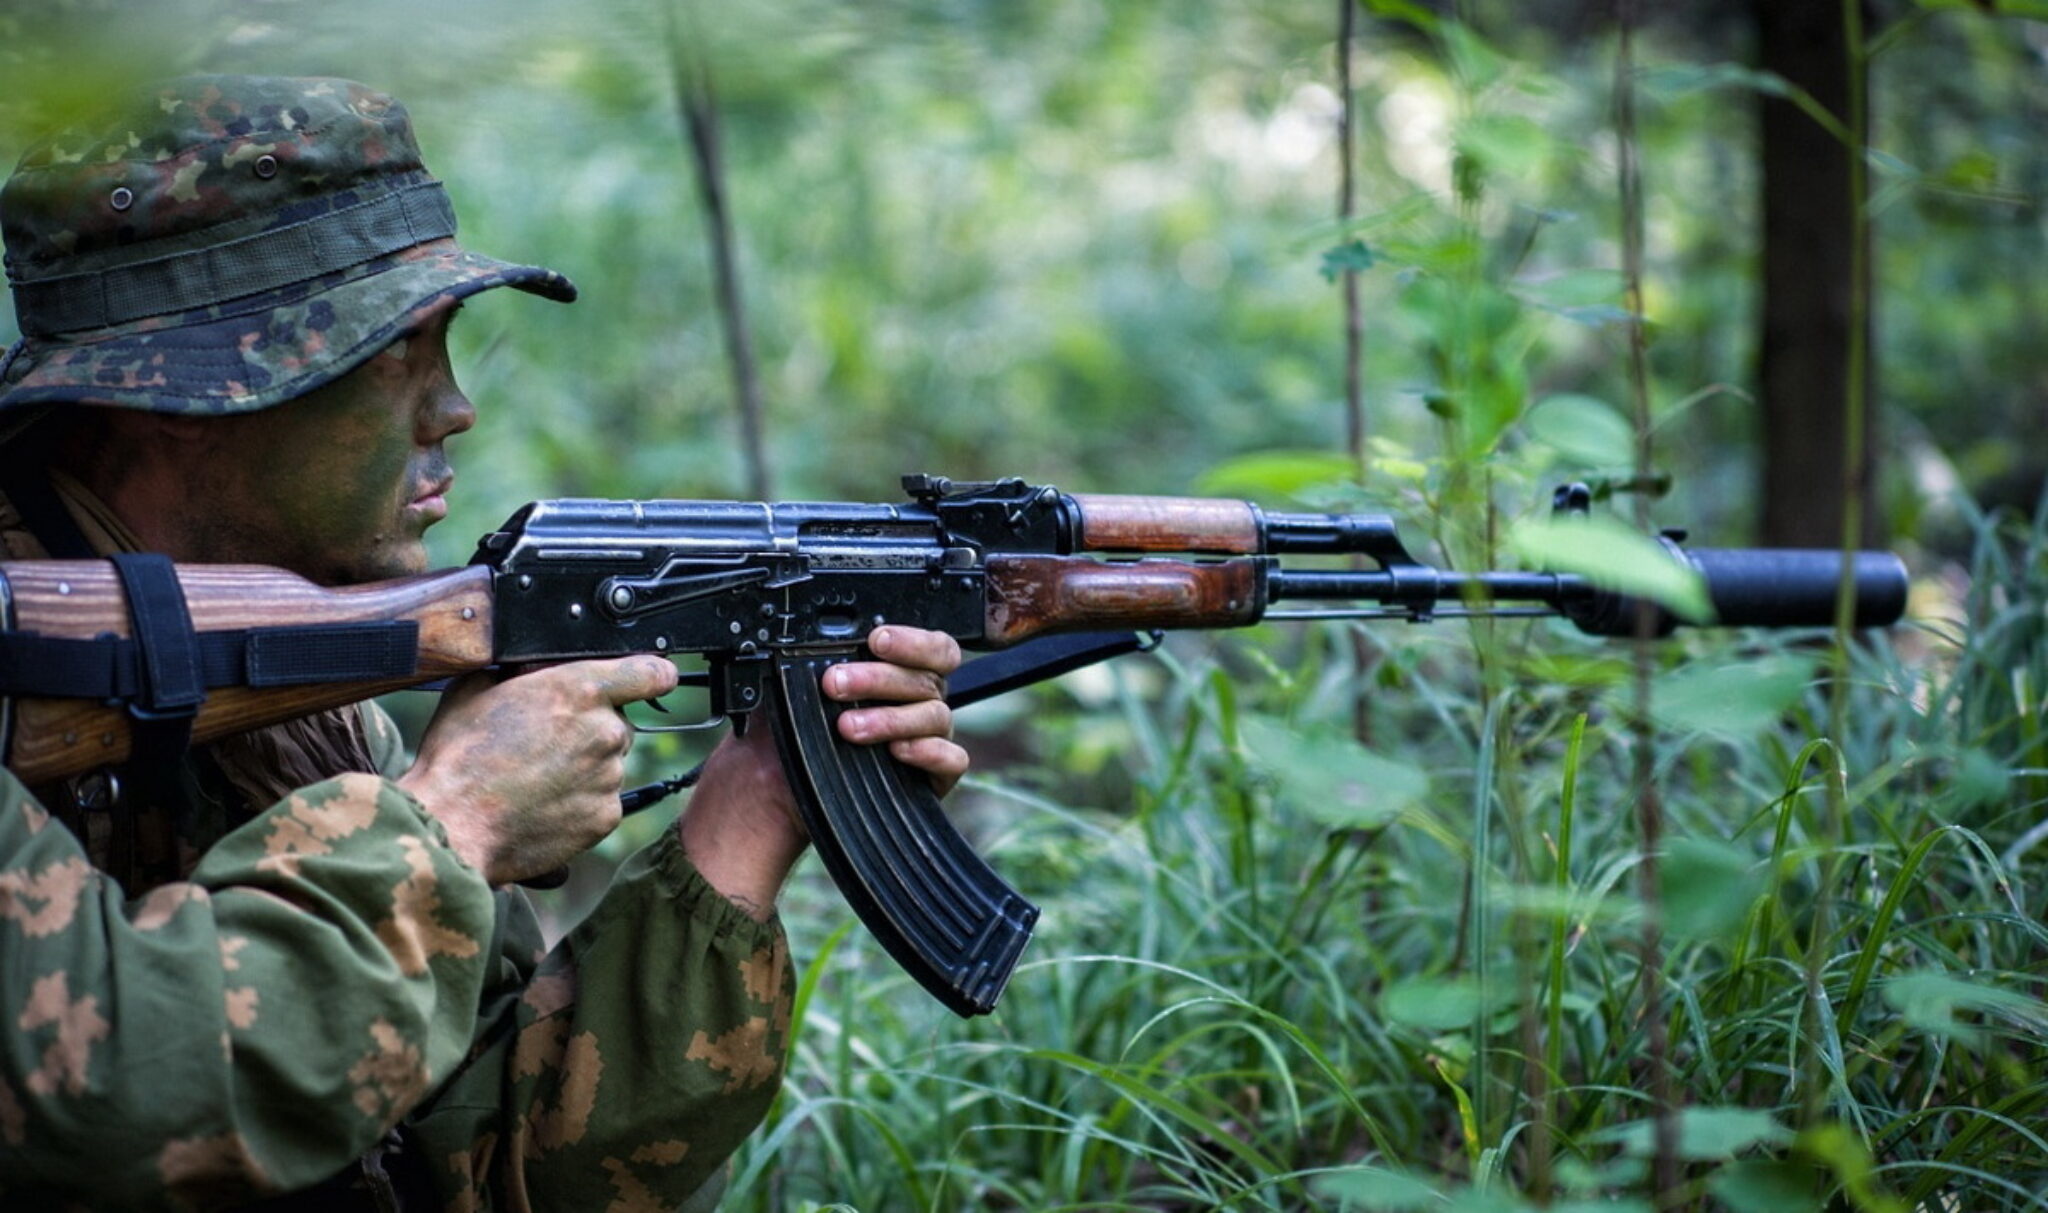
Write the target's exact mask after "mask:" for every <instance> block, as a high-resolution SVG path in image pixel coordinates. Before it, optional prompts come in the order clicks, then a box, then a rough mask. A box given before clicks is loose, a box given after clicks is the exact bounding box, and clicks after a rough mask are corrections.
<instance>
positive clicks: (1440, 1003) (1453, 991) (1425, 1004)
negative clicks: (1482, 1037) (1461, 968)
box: [1380, 977, 1502, 1032]
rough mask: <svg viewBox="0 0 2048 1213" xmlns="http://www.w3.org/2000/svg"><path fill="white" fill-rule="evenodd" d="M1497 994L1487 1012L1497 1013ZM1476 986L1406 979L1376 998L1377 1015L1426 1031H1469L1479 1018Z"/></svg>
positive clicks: (1464, 980) (1459, 980) (1464, 981)
mask: <svg viewBox="0 0 2048 1213" xmlns="http://www.w3.org/2000/svg"><path fill="white" fill-rule="evenodd" d="M1501 1002H1502V999H1501V998H1500V997H1499V994H1498V992H1496V996H1495V997H1494V999H1493V1005H1491V1006H1488V1007H1486V1008H1485V1010H1486V1011H1487V1012H1488V1013H1492V1012H1494V1011H1498V1010H1500V1004H1501ZM1480 1010H1481V1007H1480V1005H1479V983H1478V982H1476V981H1474V980H1472V979H1471V978H1469V977H1407V978H1403V979H1401V980H1400V981H1396V982H1394V983H1393V984H1392V985H1389V986H1388V987H1387V989H1386V992H1385V993H1384V994H1382V995H1380V1014H1382V1015H1385V1016H1386V1017H1387V1018H1388V1019H1391V1020H1393V1021H1394V1022H1395V1023H1400V1024H1406V1025H1408V1026H1409V1027H1411V1028H1422V1029H1424V1030H1425V1031H1430V1032H1451V1031H1456V1030H1458V1029H1460V1028H1469V1027H1471V1026H1472V1021H1473V1020H1474V1019H1477V1018H1478V1017H1479V1013H1480Z"/></svg>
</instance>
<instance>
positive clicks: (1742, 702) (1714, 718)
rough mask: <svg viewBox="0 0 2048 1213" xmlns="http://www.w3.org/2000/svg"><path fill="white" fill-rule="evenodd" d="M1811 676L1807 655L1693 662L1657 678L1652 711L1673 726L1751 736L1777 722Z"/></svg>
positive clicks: (1811, 666) (1663, 721)
mask: <svg viewBox="0 0 2048 1213" xmlns="http://www.w3.org/2000/svg"><path fill="white" fill-rule="evenodd" d="M1812 680H1813V662H1812V660H1811V659H1809V658H1802V657H1793V656H1789V655H1779V656H1772V657H1763V658H1759V659H1757V660H1755V661H1742V662H1734V663H1731V664H1728V665H1714V664H1711V663H1708V662H1693V663H1691V664H1689V665H1685V666H1681V667H1679V668H1678V669H1676V670H1672V671H1671V672H1669V673H1666V674H1663V675H1660V676H1659V677H1658V678H1657V681H1656V685H1655V687H1654V688H1653V690H1652V693H1651V697H1650V714H1651V715H1652V716H1654V717H1656V719H1657V720H1658V721H1659V722H1661V723H1662V724H1663V725H1664V726H1665V727H1667V728H1671V729H1677V730H1681V731H1684V730H1696V731H1698V732H1702V733H1719V734H1721V735H1723V736H1728V737H1751V736H1754V735H1756V734H1757V733H1761V732H1762V731H1764V730H1765V729H1768V728H1770V727H1771V726H1772V725H1773V724H1776V723H1777V721H1778V720H1779V719H1780V718H1781V717H1783V716H1784V714H1785V713H1786V712H1787V711H1788V710H1790V708H1791V707H1792V705H1793V704H1794V703H1797V702H1798V701H1799V697H1800V695H1801V694H1803V693H1804V692H1805V690H1806V687H1807V684H1808V683H1810V682H1811V681H1812Z"/></svg>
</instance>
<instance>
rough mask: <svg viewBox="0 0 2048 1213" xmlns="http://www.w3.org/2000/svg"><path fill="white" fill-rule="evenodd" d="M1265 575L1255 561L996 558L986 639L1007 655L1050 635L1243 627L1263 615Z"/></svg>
mask: <svg viewBox="0 0 2048 1213" xmlns="http://www.w3.org/2000/svg"><path fill="white" fill-rule="evenodd" d="M1264 573H1265V570H1264V567H1263V565H1261V564H1260V563H1259V562H1257V561H1252V560H1224V561H1217V562H1214V563H1206V564H1203V563H1194V562H1190V561H1183V560H1137V561H1128V562H1106V561H1100V560H1091V559H1089V558H1087V557H1085V556H1021V557H993V558H991V559H990V560H989V562H988V621H987V632H986V636H987V639H988V642H989V644H990V645H992V646H994V647H997V648H1001V647H1003V646H1006V645H1012V644H1016V643H1017V642H1018V641H1021V640H1027V639H1029V638H1031V637H1033V636H1037V635H1040V634H1043V633H1047V632H1086V631H1102V630H1107V629H1110V628H1148V629H1149V628H1230V627H1243V626H1245V625H1247V624H1251V623H1256V622H1258V619H1259V616H1260V615H1262V614H1264V613H1265V606H1266V603H1265V586H1264V584H1263V578H1264Z"/></svg>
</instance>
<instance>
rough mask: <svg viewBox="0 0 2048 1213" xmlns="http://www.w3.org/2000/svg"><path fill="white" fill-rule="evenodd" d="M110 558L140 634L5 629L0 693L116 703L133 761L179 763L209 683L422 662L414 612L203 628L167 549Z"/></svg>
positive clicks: (310, 678)
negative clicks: (402, 616) (79, 635)
mask: <svg viewBox="0 0 2048 1213" xmlns="http://www.w3.org/2000/svg"><path fill="white" fill-rule="evenodd" d="M107 559H108V560H109V561H110V562H111V563H112V564H113V566H114V568H115V571H116V573H117V575H118V576H119V578H120V581H121V584H122V588H123V590H124V591H125V593H126V595H127V600H128V618H129V624H130V632H131V635H129V636H115V635H112V634H111V633H109V634H102V635H100V636H96V637H93V638H92V639H89V640H80V639H73V638H68V637H58V636H47V635H42V634H39V633H36V632H24V631H5V632H0V696H8V697H17V696H19V697H27V698H39V697H48V698H64V699H90V700H97V701H99V702H101V703H107V704H115V705H119V706H120V707H122V708H123V709H124V710H125V711H126V713H127V715H128V717H129V720H130V723H131V725H132V726H133V729H134V741H133V747H132V750H131V759H130V765H131V767H132V768H135V769H149V768H167V767H169V766H171V765H173V764H175V763H176V762H177V761H178V759H179V758H180V757H181V756H182V755H183V754H184V752H185V749H186V746H187V744H188V742H189V741H190V738H191V733H192V721H193V718H194V717H195V716H196V715H197V714H198V711H199V706H200V705H201V704H202V703H204V702H205V701H206V693H207V692H208V691H209V690H213V689H215V688H219V687H239V686H248V687H284V686H302V685H306V684H310V683H322V682H359V681H360V682H366V681H372V680H376V679H387V678H405V677H410V676H411V675H412V674H413V673H415V672H416V671H417V669H418V668H419V624H418V623H416V622H414V621H412V620H392V621H382V622H366V623H326V624H303V625H288V626H280V627H262V628H238V629H232V630H224V631H214V632H200V631H197V630H195V629H194V627H193V624H192V617H191V613H190V612H189V611H188V610H187V609H186V605H185V593H184V589H183V587H182V586H181V585H180V584H179V582H178V575H177V570H176V567H175V566H174V565H173V564H172V563H171V561H170V559H169V558H168V557H165V556H162V555H159V554H156V553H120V554H116V555H114V556H110V557H108V558H107Z"/></svg>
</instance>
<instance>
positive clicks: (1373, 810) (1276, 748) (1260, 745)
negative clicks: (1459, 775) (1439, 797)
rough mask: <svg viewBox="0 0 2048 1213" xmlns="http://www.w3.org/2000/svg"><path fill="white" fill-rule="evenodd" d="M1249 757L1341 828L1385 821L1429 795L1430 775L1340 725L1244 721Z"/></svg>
mask: <svg viewBox="0 0 2048 1213" xmlns="http://www.w3.org/2000/svg"><path fill="white" fill-rule="evenodd" d="M1239 727H1240V735H1241V737H1242V739H1243V743H1244V747H1245V751H1246V754H1245V758H1246V760H1247V761H1248V762H1250V763H1251V764H1252V765H1253V766H1254V767H1255V768H1257V769H1259V770H1261V771H1263V772H1265V773H1266V774H1268V775H1270V776H1271V777H1272V778H1273V779H1274V780H1275V782H1277V783H1279V784H1280V785H1281V789H1282V794H1283V795H1284V796H1285V797H1286V798H1287V800H1288V802H1289V803H1290V804H1291V805H1292V806H1293V807H1295V808H1296V809H1298V810H1299V811H1301V812H1303V813H1305V814H1307V815H1308V816H1309V817H1311V818H1313V819H1314V820H1316V821H1318V822H1321V823H1322V824H1324V825H1326V826H1329V827H1331V828H1332V829H1339V830H1356V829H1368V828H1371V827H1373V826H1381V825H1385V824H1387V823H1388V822H1390V821H1393V820H1394V819H1395V818H1397V817H1399V816H1400V815H1401V814H1402V813H1403V812H1405V811H1407V810H1408V809H1410V808H1413V807H1414V806H1415V805H1417V804H1420V803H1422V802H1423V801H1424V800H1425V799H1427V797H1428V796H1429V776H1428V775H1427V774H1426V773H1425V772H1424V771H1423V770H1422V769H1421V768H1420V767H1415V766H1411V765H1409V764H1408V763H1405V762H1401V761H1398V760H1396V759H1393V758H1387V757H1384V756H1382V755H1379V754H1375V753H1373V752H1372V751H1370V750H1368V749H1366V748H1365V747H1363V746H1361V745H1359V744H1358V742H1357V741H1356V740H1355V739H1353V738H1352V737H1351V736H1349V735H1348V734H1345V733H1341V732H1338V731H1337V730H1335V729H1309V730H1303V729H1295V728H1290V727H1288V726H1287V725H1285V724H1282V723H1281V722H1279V721H1277V720H1273V719H1271V718H1269V717H1258V716H1247V717H1245V718H1244V719H1243V721H1242V722H1241V724H1240V726H1239Z"/></svg>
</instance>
